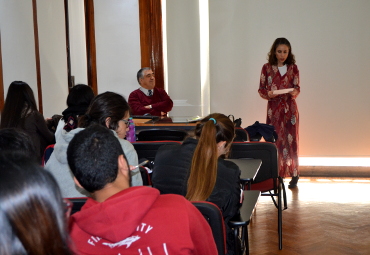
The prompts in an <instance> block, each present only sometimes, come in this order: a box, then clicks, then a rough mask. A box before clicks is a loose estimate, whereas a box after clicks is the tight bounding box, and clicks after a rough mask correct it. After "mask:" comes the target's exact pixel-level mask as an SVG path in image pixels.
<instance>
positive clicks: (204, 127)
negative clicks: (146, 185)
mask: <svg viewBox="0 0 370 255" xmlns="http://www.w3.org/2000/svg"><path fill="white" fill-rule="evenodd" d="M234 136H235V127H234V124H233V123H232V121H231V120H230V119H229V118H228V117H227V116H225V115H224V114H221V113H213V114H210V115H208V116H207V117H205V118H204V119H203V120H202V121H200V123H199V124H197V126H196V128H195V139H194V138H187V139H186V140H185V141H184V142H183V143H182V144H181V145H180V144H178V145H165V146H162V147H161V148H160V149H159V150H158V152H157V155H156V157H155V160H154V162H155V163H154V169H153V175H152V184H153V187H154V188H157V189H158V190H159V191H160V192H161V194H179V195H183V196H185V197H186V198H187V199H188V200H189V201H209V202H212V203H214V204H216V205H217V206H218V207H219V208H220V210H221V211H222V214H223V217H224V220H225V224H226V229H227V232H228V237H229V238H227V241H228V242H227V244H228V249H229V251H230V250H231V249H232V245H233V243H232V240H233V237H232V232H231V230H230V229H229V228H228V227H227V223H228V221H229V220H230V219H231V218H232V217H233V216H234V215H235V214H236V213H237V212H238V209H239V206H240V194H241V192H240V170H239V168H238V166H237V165H235V164H234V163H233V162H230V161H226V160H224V159H223V157H222V156H223V155H227V154H228V152H229V149H230V147H231V143H232V141H233V140H234Z"/></svg>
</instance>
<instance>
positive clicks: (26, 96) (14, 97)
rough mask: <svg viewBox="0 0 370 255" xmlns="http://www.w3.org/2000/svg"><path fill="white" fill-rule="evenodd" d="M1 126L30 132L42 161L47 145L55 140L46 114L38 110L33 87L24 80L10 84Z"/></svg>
mask: <svg viewBox="0 0 370 255" xmlns="http://www.w3.org/2000/svg"><path fill="white" fill-rule="evenodd" d="M0 128H20V129H22V130H24V131H25V132H26V133H28V134H29V135H30V136H31V138H32V140H33V145H34V148H35V151H36V154H37V157H38V160H39V161H40V163H41V157H42V155H43V153H44V150H45V148H46V146H48V145H49V144H52V143H54V142H55V141H54V134H53V133H52V132H51V131H50V130H49V129H48V127H47V125H46V121H45V119H44V116H42V114H41V113H39V111H38V110H37V107H36V101H35V97H34V95H33V91H32V89H31V87H30V86H29V85H28V84H27V83H25V82H23V81H13V82H12V83H11V84H10V86H9V89H8V94H7V95H6V99H5V105H4V109H3V111H2V113H1V123H0Z"/></svg>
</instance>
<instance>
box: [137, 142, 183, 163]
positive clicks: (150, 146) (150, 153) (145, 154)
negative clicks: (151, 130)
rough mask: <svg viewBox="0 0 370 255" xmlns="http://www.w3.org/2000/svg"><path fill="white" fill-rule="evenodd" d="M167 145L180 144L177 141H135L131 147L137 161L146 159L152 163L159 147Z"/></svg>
mask: <svg viewBox="0 0 370 255" xmlns="http://www.w3.org/2000/svg"><path fill="white" fill-rule="evenodd" d="M168 144H181V142H179V141H136V142H133V143H132V145H133V146H134V148H135V150H136V152H137V156H138V158H139V159H143V158H145V159H148V160H150V161H154V158H155V155H156V154H157V151H158V149H159V147H161V146H163V145H168Z"/></svg>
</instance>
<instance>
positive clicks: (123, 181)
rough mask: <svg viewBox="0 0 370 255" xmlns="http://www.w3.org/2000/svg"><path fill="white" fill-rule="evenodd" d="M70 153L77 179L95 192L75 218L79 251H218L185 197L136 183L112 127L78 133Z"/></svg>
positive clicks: (74, 235)
mask: <svg viewBox="0 0 370 255" xmlns="http://www.w3.org/2000/svg"><path fill="white" fill-rule="evenodd" d="M67 158H68V163H69V165H70V168H71V170H72V172H73V174H74V176H75V182H76V183H77V184H78V185H80V186H82V187H83V188H84V189H86V190H87V191H89V192H90V193H91V198H88V200H87V202H86V203H85V205H84V206H83V207H82V209H81V211H80V212H77V213H75V214H74V215H73V216H72V217H71V232H70V234H71V238H72V240H73V241H74V243H75V246H76V250H77V252H78V253H80V254H107V255H109V254H112V255H113V254H114V255H116V254H202V255H207V254H212V255H214V254H216V253H217V251H216V246H215V243H214V240H213V236H212V232H211V230H210V227H209V225H208V223H207V222H206V221H205V219H204V217H203V216H202V215H201V214H200V212H199V211H198V210H197V209H196V208H195V207H194V206H193V205H192V204H191V203H189V202H188V201H186V200H185V199H184V198H183V197H181V196H177V195H160V194H159V191H158V190H156V189H154V188H150V187H145V186H141V187H131V188H130V174H129V172H130V170H129V166H128V164H127V160H126V157H125V155H124V152H123V150H122V147H121V146H120V144H119V143H118V141H117V139H116V138H115V137H114V136H113V134H112V133H111V132H108V131H107V129H104V128H102V127H101V126H99V125H95V126H91V127H88V128H86V129H85V130H83V131H81V132H80V133H78V134H76V135H75V137H74V138H73V139H72V141H71V142H70V144H69V146H68V150H67Z"/></svg>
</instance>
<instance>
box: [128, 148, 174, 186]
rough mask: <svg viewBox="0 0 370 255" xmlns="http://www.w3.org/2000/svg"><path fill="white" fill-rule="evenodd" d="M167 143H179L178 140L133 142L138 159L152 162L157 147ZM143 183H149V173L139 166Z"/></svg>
mask: <svg viewBox="0 0 370 255" xmlns="http://www.w3.org/2000/svg"><path fill="white" fill-rule="evenodd" d="M169 144H181V142H179V141H136V142H133V143H132V145H133V146H134V148H135V150H136V153H137V156H138V159H139V161H142V160H144V159H147V160H149V161H150V162H151V164H153V162H154V159H155V155H156V154H157V151H158V149H159V147H161V146H163V145H169ZM140 173H141V177H142V179H143V185H151V184H152V182H151V173H148V172H147V171H146V169H145V168H144V167H140Z"/></svg>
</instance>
